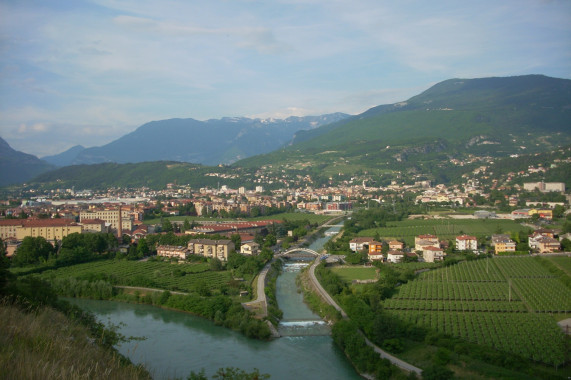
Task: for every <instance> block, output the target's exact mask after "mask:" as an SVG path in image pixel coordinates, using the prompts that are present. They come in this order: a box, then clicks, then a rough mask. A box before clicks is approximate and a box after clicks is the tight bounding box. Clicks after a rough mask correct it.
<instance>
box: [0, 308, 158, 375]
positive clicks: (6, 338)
mask: <svg viewBox="0 0 571 380" xmlns="http://www.w3.org/2000/svg"><path fill="white" fill-rule="evenodd" d="M0 320H2V323H1V324H0V368H2V370H1V371H0V378H3V379H88V378H90V379H121V380H123V379H150V378H151V377H150V375H149V374H148V373H147V372H146V370H145V369H144V368H142V367H136V366H134V365H132V364H130V363H129V364H128V363H127V362H126V361H125V360H124V359H122V358H121V357H120V355H119V354H117V353H116V352H114V351H112V350H108V349H104V348H102V347H100V346H98V345H96V344H95V343H93V339H91V338H90V336H89V333H88V330H87V329H86V328H85V327H83V326H80V325H77V324H75V323H73V322H71V321H70V320H69V319H67V318H66V317H65V316H64V315H63V314H62V313H60V312H58V311H55V310H53V309H50V308H44V309H41V310H39V311H36V312H32V313H24V312H22V311H21V310H20V309H18V308H16V307H14V306H8V305H1V306H0Z"/></svg>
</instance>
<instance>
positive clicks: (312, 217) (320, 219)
mask: <svg viewBox="0 0 571 380" xmlns="http://www.w3.org/2000/svg"><path fill="white" fill-rule="evenodd" d="M332 218H334V216H331V215H316V214H311V213H302V212H286V213H282V214H274V215H267V216H259V217H256V218H240V219H239V220H242V221H244V220H247V221H252V220H271V219H275V220H283V219H287V220H291V221H297V220H304V219H307V220H309V222H310V223H319V224H321V223H324V222H326V221H328V220H329V219H332ZM185 219H188V220H189V221H190V222H192V221H196V222H201V221H204V222H213V221H220V222H227V221H236V220H237V219H229V218H204V217H201V216H168V217H165V218H163V220H170V221H171V222H175V221H177V222H184V220H185ZM160 223H161V219H160V218H155V219H145V224H160Z"/></svg>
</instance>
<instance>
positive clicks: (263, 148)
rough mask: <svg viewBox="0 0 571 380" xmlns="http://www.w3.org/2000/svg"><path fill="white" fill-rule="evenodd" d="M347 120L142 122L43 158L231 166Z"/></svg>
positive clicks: (62, 163)
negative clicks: (95, 143) (111, 137)
mask: <svg viewBox="0 0 571 380" xmlns="http://www.w3.org/2000/svg"><path fill="white" fill-rule="evenodd" d="M348 116H349V115H346V114H343V113H333V114H328V115H321V116H305V117H296V116H292V117H288V118H287V119H285V120H279V119H250V118H246V117H225V118H222V119H211V120H206V121H199V120H195V119H168V120H160V121H152V122H149V123H146V124H144V125H142V126H140V127H139V128H137V129H136V130H135V131H133V132H131V133H129V134H127V135H125V136H123V137H121V138H119V139H117V140H115V141H113V142H111V143H109V144H106V145H103V146H100V147H93V148H87V149H79V148H78V147H74V148H72V149H75V148H77V149H75V150H74V151H73V152H72V150H71V149H70V150H68V151H66V152H64V153H61V154H60V155H56V156H51V157H46V159H49V161H50V162H52V163H54V164H56V165H59V166H65V165H72V164H73V165H79V164H96V163H104V162H116V163H137V162H147V161H179V162H190V163H197V164H204V165H218V164H230V163H233V162H235V161H237V160H239V159H242V158H246V157H250V156H253V155H257V154H262V153H268V152H271V151H273V150H275V149H278V148H280V147H281V146H283V145H284V144H287V143H288V142H289V141H291V139H292V138H293V136H294V134H295V133H296V132H297V131H299V130H309V129H312V128H317V127H319V126H321V125H324V124H328V123H332V122H336V121H339V120H342V119H344V118H346V117H348Z"/></svg>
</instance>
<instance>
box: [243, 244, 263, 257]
mask: <svg viewBox="0 0 571 380" xmlns="http://www.w3.org/2000/svg"><path fill="white" fill-rule="evenodd" d="M240 253H241V254H243V255H250V256H251V255H257V254H258V253H260V245H259V244H258V243H256V242H249V243H244V244H242V245H241V246H240Z"/></svg>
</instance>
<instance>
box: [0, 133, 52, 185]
mask: <svg viewBox="0 0 571 380" xmlns="http://www.w3.org/2000/svg"><path fill="white" fill-rule="evenodd" d="M52 169H55V167H54V166H53V165H51V164H49V163H47V162H46V161H43V160H40V159H39V158H38V157H36V156H34V155H31V154H27V153H23V152H20V151H17V150H14V149H13V148H12V147H11V146H10V145H8V143H7V142H6V141H5V140H4V139H2V138H1V137H0V186H6V185H11V184H15V183H22V182H25V181H27V180H29V179H30V178H33V177H35V176H37V175H38V174H40V173H44V172H46V171H48V170H52Z"/></svg>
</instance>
